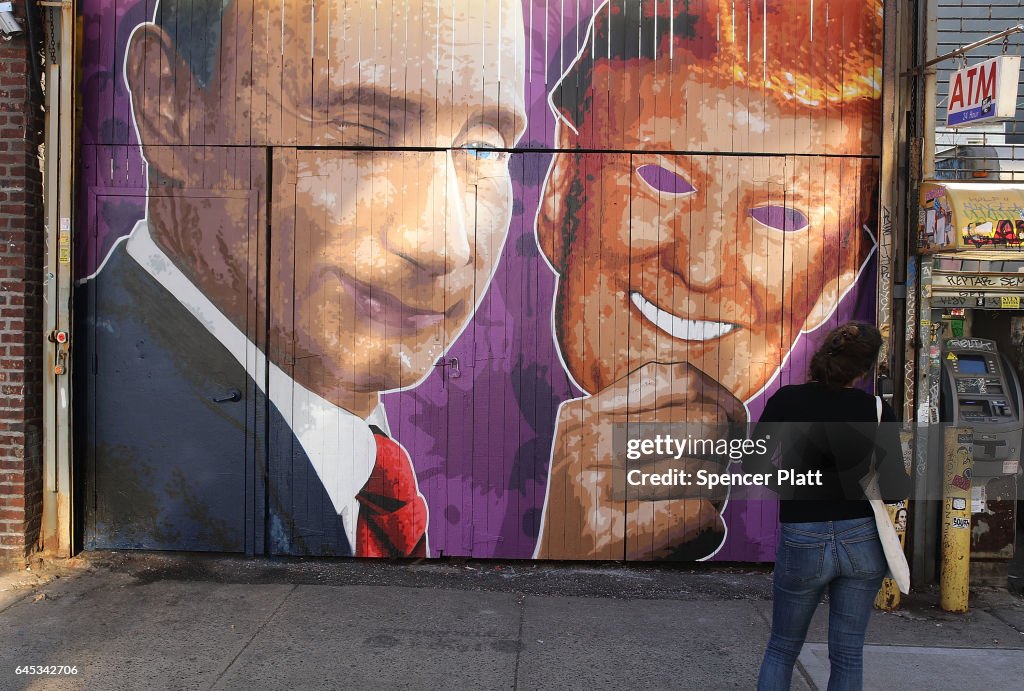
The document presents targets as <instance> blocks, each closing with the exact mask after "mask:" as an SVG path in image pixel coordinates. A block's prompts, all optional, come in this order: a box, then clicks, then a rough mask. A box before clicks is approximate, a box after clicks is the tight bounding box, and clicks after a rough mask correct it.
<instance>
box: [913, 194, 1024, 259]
mask: <svg viewBox="0 0 1024 691" xmlns="http://www.w3.org/2000/svg"><path fill="white" fill-rule="evenodd" d="M919 209H920V211H919V223H918V242H917V246H918V250H919V251H920V252H922V253H933V252H962V251H964V250H984V251H991V250H998V249H1003V250H1005V249H1016V250H1020V249H1021V247H1022V246H1024V188H1022V187H1021V186H1020V185H1014V184H1011V183H991V182H927V181H926V182H924V183H922V185H921V203H920V207H919Z"/></svg>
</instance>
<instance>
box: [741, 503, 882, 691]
mask: <svg viewBox="0 0 1024 691" xmlns="http://www.w3.org/2000/svg"><path fill="white" fill-rule="evenodd" d="M887 568H888V567H887V565H886V563H885V554H884V553H883V552H882V543H881V542H879V540H878V531H877V530H876V529H875V520H874V519H873V518H855V519H852V520H848V521H823V522H820V523H783V524H782V537H781V540H780V541H779V550H778V553H777V556H776V558H775V579H774V587H773V591H774V596H775V602H774V603H773V606H772V635H771V639H770V640H769V641H768V649H767V650H765V653H764V662H762V663H761V674H760V676H759V677H758V680H757V688H758V691H779V690H783V691H784V690H785V689H789V684H790V681H791V680H792V677H793V665H795V664H796V658H797V656H798V655H799V654H800V649H801V648H802V647H803V645H804V638H805V637H806V636H807V627H808V626H810V623H811V617H813V616H814V610H815V609H817V608H818V602H820V601H821V596H822V594H823V593H824V592H825V590H826V589H828V594H829V616H828V659H829V662H830V663H831V668H832V670H831V674H830V675H829V679H828V691H851V690H856V689H860V688H861V687H862V685H863V683H864V634H865V633H866V632H867V628H868V620H869V619H870V618H871V605H872V602H873V601H874V599H875V595H876V594H877V593H878V588H879V587H880V586H881V584H882V578H883V577H884V576H885V574H886V571H887Z"/></svg>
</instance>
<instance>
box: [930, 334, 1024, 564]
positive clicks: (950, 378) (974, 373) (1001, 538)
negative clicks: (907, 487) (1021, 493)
mask: <svg viewBox="0 0 1024 691" xmlns="http://www.w3.org/2000/svg"><path fill="white" fill-rule="evenodd" d="M942 362H943V366H942V370H943V372H942V397H941V401H942V420H943V421H944V422H949V423H954V424H957V425H960V426H965V427H973V428H974V470H973V473H972V477H971V561H972V565H973V564H974V562H975V561H982V562H984V561H995V562H1004V563H1007V564H1008V562H1009V560H1010V559H1012V558H1013V551H1014V543H1015V539H1016V527H1017V520H1016V509H1017V503H1016V502H1017V484H1016V480H1017V474H1018V473H1019V468H1020V458H1021V443H1022V438H1021V433H1022V430H1024V418H1022V411H1024V401H1022V399H1021V387H1020V381H1018V379H1017V375H1016V373H1015V372H1014V369H1013V367H1012V366H1011V364H1010V362H1009V361H1008V360H1007V359H1006V358H1005V357H1004V356H1003V355H1001V354H1000V353H999V351H998V349H997V347H996V343H995V341H990V340H988V339H984V338H953V339H949V340H947V341H946V342H945V344H944V348H943V351H942ZM972 570H973V569H972Z"/></svg>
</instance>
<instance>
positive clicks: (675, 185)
mask: <svg viewBox="0 0 1024 691" xmlns="http://www.w3.org/2000/svg"><path fill="white" fill-rule="evenodd" d="M636 172H637V175H639V176H640V179H641V180H643V181H644V182H646V183H647V184H648V185H650V186H651V187H652V188H654V189H655V190H657V191H658V192H661V193H663V194H690V193H692V192H696V191H697V188H696V187H694V186H693V185H691V184H690V183H689V182H687V181H686V178H683V177H681V176H679V175H676V174H675V173H673V172H672V171H671V170H669V169H667V168H662V167H661V166H658V165H654V164H653V163H648V164H647V165H643V166H640V167H639V168H637V169H636Z"/></svg>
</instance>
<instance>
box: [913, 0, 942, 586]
mask: <svg viewBox="0 0 1024 691" xmlns="http://www.w3.org/2000/svg"><path fill="white" fill-rule="evenodd" d="M937 29H938V0H928V4H927V7H926V10H925V14H924V15H923V16H922V17H920V22H919V32H920V34H919V35H921V36H922V37H923V38H924V41H923V45H922V46H921V51H920V53H919V56H920V58H919V59H921V58H924V59H927V58H928V57H929V56H931V55H935V53H936V50H937V45H938V30H937ZM913 79H914V80H915V83H916V84H917V89H916V91H917V96H918V99H917V103H916V104H915V108H914V110H915V112H916V114H917V122H916V125H917V132H918V137H916V138H915V139H914V141H915V142H916V143H917V144H918V146H919V147H920V148H917V146H913V147H912V150H911V156H912V157H914V159H915V160H912V161H911V163H912V164H913V165H912V168H916V172H917V174H916V175H913V178H914V179H913V183H914V187H913V189H912V191H911V194H912V197H911V198H910V199H908V206H909V208H911V209H913V210H914V212H913V213H911V214H909V218H908V221H910V223H911V224H912V227H916V223H917V220H916V218H917V209H918V201H917V199H916V198H915V197H914V196H913V195H915V190H916V188H917V187H919V186H920V182H921V180H922V179H927V178H929V177H931V176H932V175H933V174H934V171H935V101H936V96H935V70H934V69H933V68H931V67H929V68H928V69H927V70H926V71H925V72H924V74H923V75H922V74H920V73H917V74H916V75H915V76H914V77H913ZM922 81H923V82H924V83H923V84H922V83H921V82H922ZM933 267H934V259H933V258H932V257H931V256H924V257H921V259H920V264H919V266H918V269H919V271H918V281H919V286H918V290H919V293H918V295H919V300H918V304H917V314H918V323H917V345H918V352H917V389H916V392H915V395H914V402H915V406H916V414H915V416H914V417H915V419H916V421H917V422H916V429H915V441H914V495H915V496H916V497H918V498H919V501H914V502H912V503H911V516H912V519H913V532H912V538H913V542H912V544H913V554H912V555H911V563H910V566H911V568H910V575H911V581H912V583H913V584H914V585H915V586H923V585H927V584H929V583H932V582H934V579H935V566H936V556H937V555H936V550H935V545H936V542H937V537H938V536H937V534H936V533H937V530H936V528H935V524H936V522H937V521H938V516H937V513H938V505H937V503H936V502H935V501H932V500H927V499H926V498H928V497H934V496H936V495H935V494H934V493H933V491H932V490H933V487H934V486H937V485H939V483H940V475H941V473H940V472H938V469H937V468H936V467H935V465H936V464H935V463H932V462H929V461H930V459H935V461H937V462H939V463H941V452H938V451H936V447H937V446H938V445H939V444H941V442H942V439H941V435H932V434H930V432H931V430H932V426H933V425H934V426H935V429H936V430H938V429H939V427H938V426H937V425H938V422H939V415H938V412H939V410H938V405H939V400H938V398H939V380H938V377H939V376H940V374H941V372H940V362H941V361H940V359H939V353H940V346H939V343H938V341H937V340H936V336H937V333H936V329H935V328H933V325H932V309H931V282H932V268H933ZM936 326H941V325H936Z"/></svg>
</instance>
